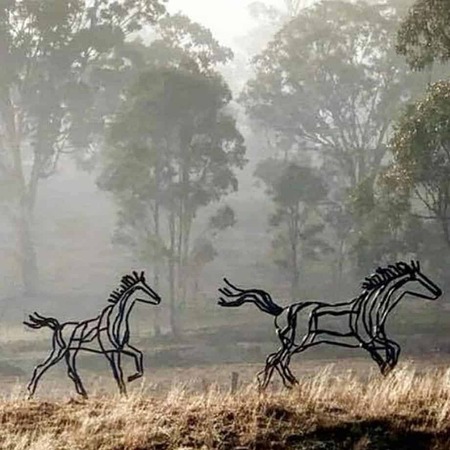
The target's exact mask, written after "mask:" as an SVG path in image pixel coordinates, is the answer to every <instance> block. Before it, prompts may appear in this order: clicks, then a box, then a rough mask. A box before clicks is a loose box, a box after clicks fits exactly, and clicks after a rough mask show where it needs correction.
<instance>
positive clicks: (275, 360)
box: [257, 348, 291, 391]
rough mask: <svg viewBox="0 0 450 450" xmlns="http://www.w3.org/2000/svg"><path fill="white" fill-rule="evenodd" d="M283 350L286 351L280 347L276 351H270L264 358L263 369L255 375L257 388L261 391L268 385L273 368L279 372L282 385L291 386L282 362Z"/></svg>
mask: <svg viewBox="0 0 450 450" xmlns="http://www.w3.org/2000/svg"><path fill="white" fill-rule="evenodd" d="M285 352H286V349H284V348H282V349H280V350H278V351H277V352H274V353H271V354H270V355H269V356H268V357H267V358H266V365H265V367H264V369H263V370H261V371H260V372H259V373H258V375H257V379H258V384H259V389H260V390H261V391H263V390H265V389H266V388H267V386H268V385H269V383H270V380H271V379H272V376H273V372H274V370H276V371H277V372H278V373H279V375H280V377H281V380H282V381H283V385H284V386H285V387H291V386H290V380H289V375H288V373H287V372H286V367H285V366H284V364H283V358H284V355H285Z"/></svg>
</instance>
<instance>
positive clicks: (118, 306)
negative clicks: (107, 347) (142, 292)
mask: <svg viewBox="0 0 450 450" xmlns="http://www.w3.org/2000/svg"><path fill="white" fill-rule="evenodd" d="M135 292H136V286H132V287H130V288H129V289H127V290H126V291H124V292H123V294H122V295H121V297H120V299H119V300H118V301H117V303H114V304H113V305H112V306H108V307H107V309H109V312H108V322H109V328H110V332H111V334H112V336H113V337H114V340H115V341H116V342H117V343H118V344H120V345H123V344H124V343H126V342H127V341H128V338H129V336H130V331H129V328H128V319H129V316H130V314H131V311H132V310H133V307H134V305H135V304H136V301H137V298H136V296H135V295H134V294H135Z"/></svg>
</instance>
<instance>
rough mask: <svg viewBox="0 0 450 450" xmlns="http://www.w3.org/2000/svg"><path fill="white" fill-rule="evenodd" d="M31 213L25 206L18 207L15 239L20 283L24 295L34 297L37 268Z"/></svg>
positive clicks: (36, 283) (36, 287)
mask: <svg viewBox="0 0 450 450" xmlns="http://www.w3.org/2000/svg"><path fill="white" fill-rule="evenodd" d="M31 227H32V222H31V212H30V211H28V208H27V207H26V206H23V205H20V206H19V214H18V217H17V239H18V247H19V262H20V267H21V273H22V283H23V288H24V291H25V294H26V295H34V294H36V292H37V289H38V275H39V274H38V266H37V257H36V250H35V247H34V242H33V238H32V230H31Z"/></svg>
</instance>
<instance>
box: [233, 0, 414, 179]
mask: <svg viewBox="0 0 450 450" xmlns="http://www.w3.org/2000/svg"><path fill="white" fill-rule="evenodd" d="M398 23H399V19H398V16H397V15H396V9H395V8H393V7H391V6H390V5H389V6H388V5H369V4H367V3H364V2H356V3H348V2H343V1H327V2H321V3H318V4H316V5H315V6H313V7H311V8H308V9H306V10H303V11H301V13H300V14H299V15H298V16H297V17H295V18H294V19H292V20H291V21H290V22H288V23H287V24H286V25H285V26H284V27H283V28H282V30H281V31H280V32H279V33H278V34H277V35H276V36H275V39H274V40H273V41H272V42H271V43H270V44H269V46H268V47H267V49H266V50H265V51H264V52H263V53H262V54H261V55H259V56H258V57H257V58H256V59H255V61H254V65H255V69H256V76H255V78H254V79H252V80H250V81H249V82H248V84H247V87H246V89H245V91H244V93H243V95H242V101H243V103H244V104H245V106H246V109H247V112H248V113H249V115H250V116H251V117H252V119H254V121H255V122H256V123H257V124H259V126H261V127H263V128H265V129H267V130H269V132H270V133H272V136H273V138H274V139H275V141H276V144H275V147H277V148H278V149H280V147H282V148H283V149H288V150H289V151H291V152H293V153H294V154H296V155H298V154H299V153H305V152H311V153H313V154H316V155H317V156H316V158H317V157H318V158H320V160H321V161H322V162H327V164H328V165H329V166H332V167H333V170H334V172H335V174H334V176H335V177H336V182H338V183H340V185H341V186H343V187H345V188H348V187H354V186H356V185H357V184H359V183H360V182H361V181H362V180H364V179H365V178H366V177H368V176H373V175H374V174H376V173H377V171H378V170H379V168H380V165H381V161H382V159H383V157H384V155H385V154H386V145H385V144H386V140H387V132H388V129H389V124H390V123H391V120H392V118H393V117H394V116H395V113H396V111H397V109H398V107H399V105H401V104H402V103H403V102H404V101H405V100H406V99H408V98H409V97H410V96H411V95H412V91H413V90H414V88H415V86H414V83H413V82H412V81H413V80H412V79H411V77H412V75H411V74H410V73H409V71H408V70H407V66H406V64H404V63H402V61H401V60H400V59H399V58H398V56H397V55H396V53H395V39H394V38H395V31H396V28H397V26H398Z"/></svg>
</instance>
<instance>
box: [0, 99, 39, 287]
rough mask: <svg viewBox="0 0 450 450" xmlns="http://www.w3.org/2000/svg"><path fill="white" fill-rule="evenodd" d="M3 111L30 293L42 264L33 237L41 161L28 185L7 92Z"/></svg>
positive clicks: (21, 255) (25, 284) (21, 251)
mask: <svg viewBox="0 0 450 450" xmlns="http://www.w3.org/2000/svg"><path fill="white" fill-rule="evenodd" d="M1 113H2V118H3V122H4V126H5V130H6V132H7V135H8V141H9V145H10V151H11V161H12V165H11V170H12V174H13V179H14V181H15V195H16V201H17V205H16V207H17V215H16V220H15V221H16V233H17V246H18V253H19V263H20V268H21V275H22V285H23V288H24V291H25V293H26V294H27V295H34V294H35V293H36V291H37V289H38V265H37V257H36V250H35V247H34V242H33V237H32V217H33V209H34V203H35V198H36V193H37V182H38V170H37V169H38V161H36V160H35V161H34V163H33V169H32V173H31V176H30V183H29V185H27V181H26V178H25V174H24V171H23V160H22V149H21V136H20V134H21V133H20V129H21V126H22V125H21V120H20V117H19V116H18V115H17V114H16V113H15V110H14V106H13V104H12V102H11V100H10V98H9V97H7V96H6V97H3V102H2V108H1Z"/></svg>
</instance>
